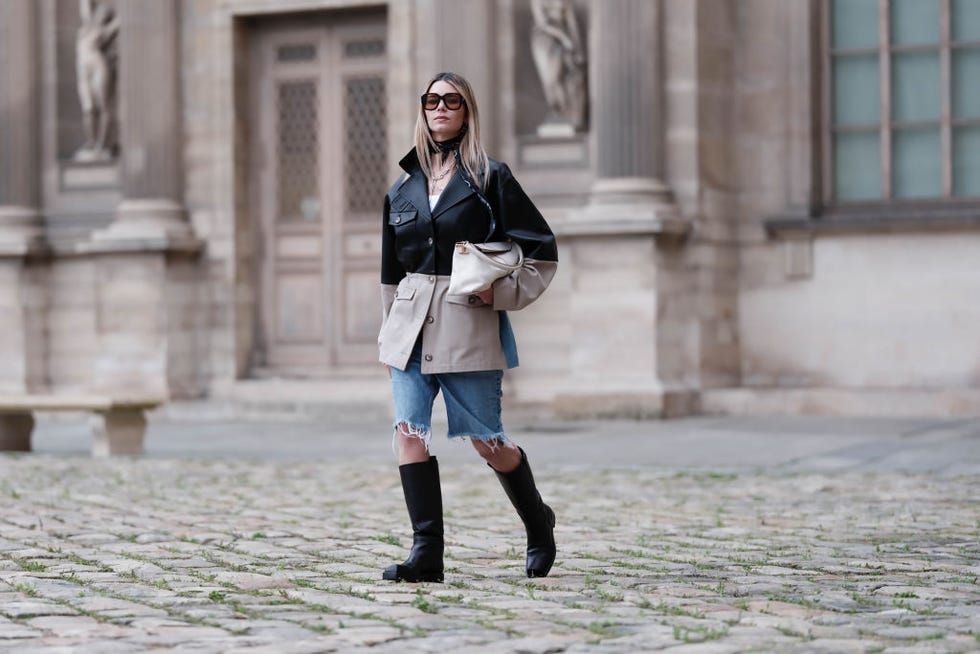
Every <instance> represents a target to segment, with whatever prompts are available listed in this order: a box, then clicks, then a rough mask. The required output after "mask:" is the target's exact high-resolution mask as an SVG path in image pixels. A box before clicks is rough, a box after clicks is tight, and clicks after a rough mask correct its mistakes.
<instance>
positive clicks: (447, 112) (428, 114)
mask: <svg viewBox="0 0 980 654" xmlns="http://www.w3.org/2000/svg"><path fill="white" fill-rule="evenodd" d="M427 93H437V94H439V95H445V94H447V93H459V91H458V90H456V87H455V86H453V85H452V84H450V83H449V82H446V81H443V80H436V81H435V82H433V83H432V86H430V87H429V90H428V91H427ZM465 119H466V105H465V104H463V105H460V107H459V109H455V110H454V109H447V108H446V103H445V102H444V101H440V102H439V106H437V107H436V108H435V109H431V110H430V109H426V110H425V121H426V123H428V125H429V131H430V132H432V138H433V139H435V140H436V141H447V140H449V139H451V138H453V137H455V136H457V135H458V134H459V131H460V130H461V129H463V121H464V120H465Z"/></svg>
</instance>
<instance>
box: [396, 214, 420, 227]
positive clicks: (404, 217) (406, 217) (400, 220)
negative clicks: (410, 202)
mask: <svg viewBox="0 0 980 654" xmlns="http://www.w3.org/2000/svg"><path fill="white" fill-rule="evenodd" d="M418 216H419V212H418V211H393V212H391V213H390V214H388V224H389V225H391V226H393V227H401V226H402V225H407V224H408V223H410V222H412V221H413V220H415V219H416V218H418Z"/></svg>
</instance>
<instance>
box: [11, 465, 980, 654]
mask: <svg viewBox="0 0 980 654" xmlns="http://www.w3.org/2000/svg"><path fill="white" fill-rule="evenodd" d="M532 462H533V457H532ZM535 473H536V477H537V479H538V482H539V486H540V488H541V489H542V491H543V493H544V495H545V496H546V499H547V500H548V501H549V502H550V503H551V504H552V505H553V506H554V508H555V511H556V513H557V515H558V520H559V526H558V529H557V531H556V535H557V538H558V541H559V558H558V561H557V563H556V564H555V567H554V569H553V572H552V575H551V576H549V577H548V578H546V579H535V580H529V579H527V578H525V577H524V576H523V540H522V539H523V532H522V530H521V529H520V527H519V523H518V521H517V517H516V515H515V514H514V512H513V510H512V509H511V507H510V506H509V504H508V503H507V501H506V498H505V497H504V495H503V492H502V491H501V489H500V487H499V486H498V485H497V482H496V480H495V479H494V477H493V475H492V474H491V473H490V472H489V471H488V470H487V469H486V467H485V466H484V465H482V464H481V463H480V462H479V461H478V460H476V459H474V460H471V461H469V462H467V463H453V464H451V465H446V466H444V468H443V481H444V484H443V492H444V496H445V508H446V512H447V523H446V529H447V560H446V564H447V574H446V583H444V584H395V583H390V582H383V581H382V580H381V578H380V577H381V574H380V572H381V569H382V568H383V567H384V566H386V565H387V564H389V563H391V562H394V561H396V560H397V561H400V560H401V559H402V558H403V557H404V555H405V553H406V550H407V548H408V546H409V545H410V536H409V534H408V520H407V515H406V511H405V508H404V502H403V500H402V495H401V489H400V486H399V485H398V475H397V472H396V471H395V469H394V465H393V464H391V463H390V462H388V463H385V462H379V463H370V462H363V461H359V462H354V463H352V464H351V463H349V464H343V463H340V462H337V461H330V460H322V461H318V460H308V461H282V460H280V461H269V460H260V459H256V460H248V459H242V458H237V459H236V458H224V459H178V458H170V457H162V458H140V459H128V458H121V459H113V460H92V459H88V458H83V457H74V456H63V455H46V454H33V455H3V456H0V651H3V652H35V651H59V652H63V651H72V652H75V651H80V652H98V653H111V652H137V651H154V652H162V651H170V652H212V651H214V652H219V651H220V652H277V653H278V652H285V653H291V652H296V653H300V652H334V651H339V652H359V651H367V650H370V651H372V652H473V653H496V652H529V653H545V652H568V653H573V652H608V653H613V652H639V651H652V650H659V649H667V648H669V649H670V650H671V651H677V652H719V653H723V652H747V651H786V652H878V651H884V652H968V651H980V512H978V510H977V508H978V498H980V478H978V476H977V475H972V474H968V475H957V474H924V473H909V472H901V471H896V472H867V471H858V472H853V471H830V472H826V471H802V472H800V471H798V472H792V471H785V470H783V471H780V470H773V469H769V470H744V469H737V470H736V469H728V470H726V469H722V468H719V469H717V470H694V469H686V470H685V469H680V468H674V469H671V468H654V467H651V466H632V467H630V466H620V467H594V466H585V465H581V464H577V465H573V464H568V463H558V464H555V463H553V464H551V465H548V464H547V463H543V464H541V465H539V466H536V470H535Z"/></svg>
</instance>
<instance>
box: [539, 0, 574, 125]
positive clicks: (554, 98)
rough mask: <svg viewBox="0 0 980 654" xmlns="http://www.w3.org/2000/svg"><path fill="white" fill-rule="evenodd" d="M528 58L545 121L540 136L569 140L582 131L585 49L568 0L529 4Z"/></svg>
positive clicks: (571, 5) (540, 0)
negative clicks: (540, 89)
mask: <svg viewBox="0 0 980 654" xmlns="http://www.w3.org/2000/svg"><path fill="white" fill-rule="evenodd" d="M531 15H532V16H533V18H534V24H533V26H532V28H531V55H532V57H533V58H534V65H535V67H536V68H537V70H538V76H539V77H540V78H541V86H542V87H543V88H544V97H545V100H546V101H547V103H548V117H547V118H546V119H545V122H544V124H542V125H541V126H540V127H539V128H538V134H540V135H542V136H571V135H572V134H574V133H575V132H576V131H582V130H583V129H585V114H586V108H587V106H588V96H587V92H586V86H585V81H586V67H585V49H584V47H583V44H582V38H581V36H580V35H579V29H578V23H577V21H576V19H575V8H574V6H573V3H572V0H531Z"/></svg>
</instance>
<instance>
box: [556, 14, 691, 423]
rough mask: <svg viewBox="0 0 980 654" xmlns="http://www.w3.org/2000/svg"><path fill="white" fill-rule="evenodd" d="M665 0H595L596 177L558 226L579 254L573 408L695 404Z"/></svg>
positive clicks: (567, 392)
mask: <svg viewBox="0 0 980 654" xmlns="http://www.w3.org/2000/svg"><path fill="white" fill-rule="evenodd" d="M662 4H663V3H662V0H615V1H610V0H592V2H591V3H590V5H589V7H590V23H591V30H590V32H591V35H592V42H591V47H590V53H589V54H590V60H591V66H590V71H589V74H590V78H589V88H590V89H591V93H592V105H591V106H592V110H591V111H590V116H591V124H592V126H593V129H594V130H595V138H594V143H595V147H596V153H595V172H596V181H595V183H594V184H593V187H592V189H591V191H590V196H589V199H588V201H587V203H586V206H585V207H584V208H583V209H582V210H580V211H578V212H577V213H576V214H574V215H572V216H571V217H570V219H569V220H568V221H567V222H565V223H564V224H562V225H561V226H560V228H559V229H560V232H559V237H560V240H561V243H562V247H563V249H564V250H566V251H569V250H570V253H569V255H568V256H567V257H566V260H570V261H571V262H572V266H571V269H570V271H569V274H570V275H571V280H570V284H571V297H570V300H569V309H570V311H571V314H572V315H571V316H570V317H569V321H570V323H571V325H572V331H573V334H572V338H571V357H570V358H571V375H570V381H569V383H568V385H567V388H566V389H564V391H563V392H562V393H560V394H559V395H558V397H557V399H556V401H555V408H556V411H557V412H558V413H560V414H564V415H573V416H575V415H619V416H623V415H633V416H637V417H653V416H663V415H677V414H683V413H687V412H689V411H691V409H692V405H693V402H694V400H695V398H696V396H695V394H694V393H693V391H691V390H690V384H691V382H690V379H691V377H692V376H691V374H690V373H689V371H690V370H691V366H692V359H693V358H694V357H692V356H691V354H690V350H691V348H690V342H691V335H692V334H696V330H690V329H688V324H689V323H688V321H689V318H690V313H691V312H692V311H693V310H692V308H691V307H692V306H693V303H692V301H691V299H690V298H691V297H692V296H693V295H694V293H692V290H691V288H690V284H689V283H688V282H689V275H688V273H686V272H685V268H684V256H683V251H684V243H683V236H684V235H685V234H686V233H687V231H688V229H689V223H688V221H687V220H686V219H684V218H683V216H681V214H680V211H679V209H678V207H677V206H676V204H675V203H674V201H673V198H672V194H671V192H670V189H669V188H668V186H667V184H666V183H665V182H664V180H663V177H662V176H663V170H664V165H663V152H664V150H663V146H662V142H663V140H664V139H663V132H664V129H665V125H664V124H663V118H664V111H663V100H662V97H663V90H662V86H663V75H662V73H661V66H662V54H661V53H662V48H663V44H662V38H661V30H662V25H661V15H662Z"/></svg>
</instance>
